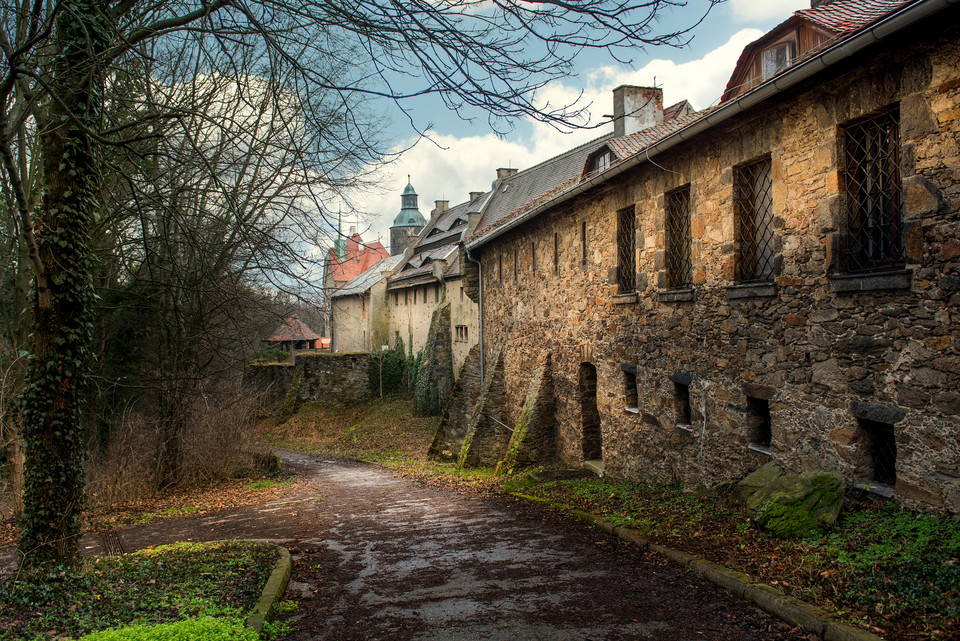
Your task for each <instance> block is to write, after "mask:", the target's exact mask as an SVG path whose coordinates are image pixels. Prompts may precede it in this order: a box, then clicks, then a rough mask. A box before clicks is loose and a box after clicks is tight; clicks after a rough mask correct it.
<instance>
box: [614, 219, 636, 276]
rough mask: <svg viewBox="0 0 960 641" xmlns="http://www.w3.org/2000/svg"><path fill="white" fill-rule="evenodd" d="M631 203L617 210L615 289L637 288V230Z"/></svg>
mask: <svg viewBox="0 0 960 641" xmlns="http://www.w3.org/2000/svg"><path fill="white" fill-rule="evenodd" d="M636 219H637V218H636V213H635V211H634V207H633V205H631V206H630V207H626V208H624V209H621V210H620V211H618V212H617V291H618V292H619V293H621V294H627V293H632V292H635V291H636V290H637V266H636V263H637V252H636V242H637V232H636V229H637V227H636Z"/></svg>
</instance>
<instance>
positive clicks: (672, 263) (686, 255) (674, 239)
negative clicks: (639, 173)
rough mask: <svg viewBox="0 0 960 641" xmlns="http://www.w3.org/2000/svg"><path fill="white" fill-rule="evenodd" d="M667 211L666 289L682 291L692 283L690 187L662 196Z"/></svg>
mask: <svg viewBox="0 0 960 641" xmlns="http://www.w3.org/2000/svg"><path fill="white" fill-rule="evenodd" d="M664 201H665V206H666V210H667V212H666V213H667V221H666V222H667V224H666V232H667V234H666V236H667V237H666V241H667V242H666V245H667V247H666V266H667V288H668V289H683V288H687V287H690V285H691V283H692V280H693V279H692V264H691V263H692V261H691V248H690V244H691V239H690V185H686V186H684V187H681V188H680V189H674V190H673V191H669V192H667V193H666V194H665V195H664Z"/></svg>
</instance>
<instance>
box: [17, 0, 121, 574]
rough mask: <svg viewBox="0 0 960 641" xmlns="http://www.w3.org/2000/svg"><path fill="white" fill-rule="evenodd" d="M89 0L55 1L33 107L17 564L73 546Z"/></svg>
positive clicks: (92, 16)
mask: <svg viewBox="0 0 960 641" xmlns="http://www.w3.org/2000/svg"><path fill="white" fill-rule="evenodd" d="M99 5H100V3H99V2H95V1H91V0H67V1H65V2H62V3H61V11H60V13H59V15H58V16H57V19H56V23H55V26H54V29H55V33H54V40H53V42H54V47H55V51H56V54H55V57H54V59H53V61H52V74H51V83H52V85H53V86H54V87H55V89H56V90H55V91H54V92H52V95H54V96H56V98H55V99H54V98H50V99H48V100H47V101H46V102H45V103H44V105H43V107H42V114H43V118H42V121H43V122H42V124H43V126H42V127H41V129H40V131H41V133H40V148H41V153H42V171H43V187H44V191H43V197H42V202H41V204H40V208H39V211H38V212H37V215H36V217H35V218H34V228H33V232H34V235H35V238H36V243H37V250H38V251H37V255H38V257H39V260H38V262H39V266H38V268H36V269H35V281H34V282H35V288H34V296H33V300H32V306H31V307H32V313H33V345H32V354H31V359H30V363H29V365H28V371H27V377H26V387H25V390H24V393H23V395H22V396H21V400H20V403H21V406H20V409H21V419H22V436H23V449H24V454H25V456H26V465H25V468H24V498H23V525H22V530H21V536H20V548H19V551H20V557H21V563H22V566H23V567H25V568H27V569H34V568H41V567H45V566H51V565H61V564H62V565H68V566H70V565H75V564H76V562H77V561H78V560H79V556H80V547H79V539H80V534H81V530H80V524H81V512H82V507H83V458H84V452H85V445H86V444H85V438H84V431H83V429H82V427H81V422H80V417H81V414H82V411H83V401H84V398H85V396H84V392H85V388H86V387H87V382H88V378H89V363H88V351H89V343H90V340H91V336H92V330H93V323H92V316H91V311H90V302H91V296H92V291H91V283H90V276H89V274H90V270H89V265H88V260H89V256H88V238H89V230H90V225H91V222H92V217H93V213H94V212H95V211H96V210H97V197H96V194H97V175H98V167H97V163H96V158H95V154H94V151H93V146H92V144H91V140H90V137H89V131H91V130H92V129H93V128H94V126H95V125H96V124H97V120H98V117H99V112H100V108H101V105H102V97H101V92H102V86H103V77H102V76H103V72H102V70H101V68H99V66H98V64H97V61H98V55H97V53H98V52H101V51H103V49H104V47H105V46H106V43H107V37H108V34H107V28H106V20H105V16H104V14H103V13H102V11H101V8H100V6H99Z"/></svg>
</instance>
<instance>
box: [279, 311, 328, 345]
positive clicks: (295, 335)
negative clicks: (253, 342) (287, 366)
mask: <svg viewBox="0 0 960 641" xmlns="http://www.w3.org/2000/svg"><path fill="white" fill-rule="evenodd" d="M319 338H320V334H317V333H316V332H315V331H313V330H312V329H310V328H309V327H307V326H306V324H305V323H304V322H303V321H302V320H300V319H299V318H297V315H296V314H294V315H293V316H291V317H290V318H288V319H287V320H285V321H284V322H283V325H281V326H280V329H278V330H277V332H276V334H274V335H273V336H271V337H270V338H268V339H267V342H269V343H280V342H282V341H315V340H317V339H319Z"/></svg>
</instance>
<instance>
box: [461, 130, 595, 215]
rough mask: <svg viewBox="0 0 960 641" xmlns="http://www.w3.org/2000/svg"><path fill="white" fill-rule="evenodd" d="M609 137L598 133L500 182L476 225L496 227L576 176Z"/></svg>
mask: <svg viewBox="0 0 960 641" xmlns="http://www.w3.org/2000/svg"><path fill="white" fill-rule="evenodd" d="M612 137H613V134H606V135H604V136H600V137H599V138H595V139H594V140H592V141H590V142H588V143H586V144H583V145H580V146H579V147H574V148H573V149H571V150H569V151H566V152H564V153H562V154H560V155H558V156H554V157H553V158H550V159H549V160H545V161H543V162H542V163H540V164H539V165H534V166H533V167H530V168H529V169H524V170H523V171H520V172H517V173H516V174H514V175H513V176H510V177H509V178H505V179H503V180H502V181H500V183H499V184H498V185H497V186H496V190H495V191H494V193H493V194H492V195H491V198H490V202H489V204H488V205H487V207H486V209H485V210H484V212H483V217H482V218H481V219H480V223H479V224H478V226H477V228H478V229H489V228H492V227H495V226H497V224H498V223H499V222H500V221H501V220H503V219H504V218H508V217H512V214H513V212H515V211H517V209H518V208H521V207H522V208H524V209H526V208H527V207H526V205H527V204H529V203H531V202H533V201H536V200H538V199H540V198H542V197H543V195H544V194H547V193H552V192H554V191H555V190H556V189H557V188H558V187H559V186H561V185H563V184H565V183H566V182H567V181H569V180H570V178H571V177H573V176H579V175H580V173H581V172H582V171H583V166H584V164H585V163H586V161H587V156H589V155H590V154H591V153H592V152H594V151H596V150H597V149H598V148H599V147H600V146H602V144H603V143H604V142H606V141H608V140H609V139H611V138H612Z"/></svg>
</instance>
